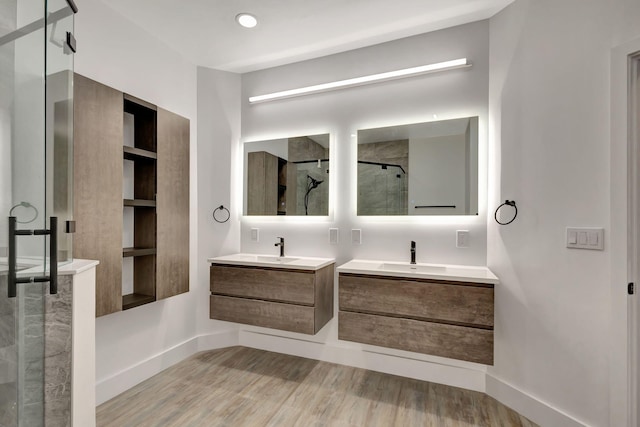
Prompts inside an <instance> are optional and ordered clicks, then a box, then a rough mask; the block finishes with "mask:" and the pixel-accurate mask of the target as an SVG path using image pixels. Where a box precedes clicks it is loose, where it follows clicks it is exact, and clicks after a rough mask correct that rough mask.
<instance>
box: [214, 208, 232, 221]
mask: <svg viewBox="0 0 640 427" xmlns="http://www.w3.org/2000/svg"><path fill="white" fill-rule="evenodd" d="M218 211H221V212H223V211H227V217H226V218H225V219H224V220H223V221H220V220H219V219H218V218H216V212H218ZM229 218H231V212H229V209H227V208H225V207H224V205H220V206H218V207H217V208H216V209H215V210H214V211H213V219H214V220H215V222H219V223H221V224H222V223H224V222H227V221H229Z"/></svg>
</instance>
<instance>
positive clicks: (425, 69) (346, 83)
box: [249, 58, 471, 104]
mask: <svg viewBox="0 0 640 427" xmlns="http://www.w3.org/2000/svg"><path fill="white" fill-rule="evenodd" d="M470 66H471V64H470V63H469V62H467V58H460V59H454V60H452V61H445V62H438V63H437V64H429V65H421V66H419V67H412V68H405V69H403V70H396V71H388V72H386V73H380V74H372V75H370V76H363V77H354V78H352V79H347V80H338V81H336V82H330V83H323V84H319V85H314V86H307V87H301V88H298V89H290V90H284V91H282V92H274V93H268V94H266V95H258V96H251V97H249V103H251V104H257V103H259V102H266V101H274V100H276V99H283V98H292V97H294V96H301V95H309V94H312V93H318V92H326V91H329V90H335V89H344V88H347V87H353V86H360V85H365V84H369V83H376V82H381V81H385V80H393V79H400V78H404V77H411V76H417V75H418V74H427V73H434V72H437V71H446V70H454V69H456V68H464V67H470Z"/></svg>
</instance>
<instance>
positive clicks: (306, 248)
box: [235, 21, 489, 265]
mask: <svg viewBox="0 0 640 427" xmlns="http://www.w3.org/2000/svg"><path fill="white" fill-rule="evenodd" d="M488 49H489V45H488V21H483V22H478V23H473V24H468V25H464V26H460V27H455V28H451V29H447V30H441V31H437V32H434V33H429V34H424V35H420V36H415V37H410V38H406V39H402V40H398V41H394V42H390V43H385V44H381V45H377V46H373V47H369V48H364V49H358V50H355V51H350V52H346V53H342V54H337V55H332V56H327V57H323V58H319V59H315V60H309V61H304V62H300V63H296V64H291V65H286V66H281V67H276V68H271V69H267V70H262V71H256V72H252V73H248V74H243V75H242V140H243V141H254V140H262V139H272V138H282V137H287V136H296V135H312V134H317V133H325V132H328V133H330V134H331V144H332V145H331V148H330V157H331V162H332V163H331V167H330V169H331V187H330V189H331V196H330V208H329V210H330V216H329V217H328V218H326V219H318V218H316V219H310V218H265V217H259V218H253V217H251V218H248V217H245V218H243V219H242V235H241V241H242V250H243V251H246V252H254V253H256V252H263V253H276V252H277V251H276V248H274V247H273V244H274V242H275V241H276V236H283V237H284V238H285V241H286V248H287V253H289V254H296V255H306V256H325V257H333V258H336V259H337V262H338V265H339V264H341V263H343V262H345V261H348V260H350V259H352V258H374V259H389V260H408V258H409V242H410V241H411V240H415V241H417V246H418V255H417V259H418V261H419V262H435V263H452V264H471V265H484V264H485V262H486V252H485V249H486V230H485V229H486V220H485V218H486V180H481V185H480V187H481V191H482V199H481V204H480V215H479V216H472V217H459V216H456V217H452V216H449V217H437V218H436V217H419V218H418V217H407V218H399V219H398V218H396V219H393V220H388V219H385V218H364V217H357V216H356V194H357V191H356V182H355V178H356V163H355V162H356V141H355V138H354V137H352V135H355V134H357V130H358V129H368V128H374V127H382V126H389V125H398V124H408V123H419V122H425V121H431V120H433V114H437V115H438V119H439V120H446V119H450V118H459V117H469V116H476V115H478V116H480V144H481V147H482V150H483V151H481V156H480V157H481V158H482V159H484V160H485V161H486V129H487V95H488V87H487V82H488V71H489V70H488V63H487V60H488ZM461 57H467V58H469V60H470V61H471V62H472V63H473V67H472V68H469V69H462V70H455V71H449V72H444V73H440V74H431V75H425V76H419V77H413V78H408V79H403V80H396V81H392V82H386V83H380V84H374V85H370V86H361V87H356V88H351V89H345V90H338V91H333V92H328V93H324V94H315V95H311V96H306V97H299V98H291V99H285V100H281V101H276V102H271V103H262V104H256V105H249V104H248V100H247V98H248V97H249V96H252V95H261V94H265V93H270V92H275V91H279V90H285V89H292V88H296V87H302V86H308V85H312V84H317V83H325V82H329V81H332V80H341V79H345V78H350V77H356V76H362V75H367V74H374V73H380V72H383V71H390V70H394V69H401V68H407V67H411V66H417V65H422V64H429V63H434V62H440V61H445V60H450V59H456V58H461ZM483 156H484V157H483ZM482 163H483V164H485V162H484V161H483V162H482ZM482 173H485V174H486V169H485V168H484V167H483V168H482V169H481V174H482ZM236 179H237V177H236ZM235 203H236V206H237V209H241V206H242V205H241V199H240V198H238V199H237V200H236V202H235ZM252 227H257V228H259V229H260V242H258V243H255V242H251V241H250V228H252ZM330 227H337V228H339V229H340V243H339V245H337V246H330V245H329V242H328V229H329V228H330ZM352 228H358V229H362V242H363V243H362V245H359V246H354V245H352V244H351V242H350V233H351V229H352ZM460 228H463V229H468V230H470V242H471V247H470V248H466V249H456V247H455V230H456V229H460Z"/></svg>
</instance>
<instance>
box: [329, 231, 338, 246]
mask: <svg viewBox="0 0 640 427" xmlns="http://www.w3.org/2000/svg"><path fill="white" fill-rule="evenodd" d="M329 244H330V245H337V244H338V229H337V228H330V229H329Z"/></svg>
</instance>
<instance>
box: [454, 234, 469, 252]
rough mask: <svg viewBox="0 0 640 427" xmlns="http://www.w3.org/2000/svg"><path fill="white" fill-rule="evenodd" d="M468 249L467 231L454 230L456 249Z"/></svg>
mask: <svg viewBox="0 0 640 427" xmlns="http://www.w3.org/2000/svg"><path fill="white" fill-rule="evenodd" d="M468 247H469V230H456V248H468Z"/></svg>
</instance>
